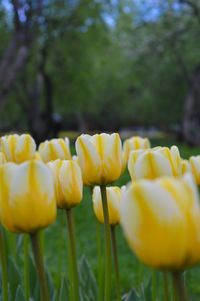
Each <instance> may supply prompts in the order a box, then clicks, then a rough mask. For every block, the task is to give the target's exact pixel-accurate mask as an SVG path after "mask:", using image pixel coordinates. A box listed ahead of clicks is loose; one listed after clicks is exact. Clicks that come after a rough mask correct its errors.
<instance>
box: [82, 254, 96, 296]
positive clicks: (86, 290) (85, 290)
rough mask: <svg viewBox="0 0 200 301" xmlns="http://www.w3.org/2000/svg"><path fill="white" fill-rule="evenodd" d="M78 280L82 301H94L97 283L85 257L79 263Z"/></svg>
mask: <svg viewBox="0 0 200 301" xmlns="http://www.w3.org/2000/svg"><path fill="white" fill-rule="evenodd" d="M79 280H80V286H81V296H82V297H83V300H84V301H87V300H88V301H96V300H97V282H96V279H95V276H94V273H93V271H92V269H91V268H90V265H89V263H88V261H87V259H86V258H85V256H82V258H81V260H80V263H79Z"/></svg>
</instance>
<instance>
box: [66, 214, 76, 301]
mask: <svg viewBox="0 0 200 301" xmlns="http://www.w3.org/2000/svg"><path fill="white" fill-rule="evenodd" d="M66 214H67V226H68V233H69V251H70V259H71V263H72V278H73V279H72V281H71V283H72V290H73V300H72V301H79V280H78V266H77V259H76V242H75V231H74V221H73V215H72V209H67V210H66Z"/></svg>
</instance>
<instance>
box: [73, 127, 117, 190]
mask: <svg viewBox="0 0 200 301" xmlns="http://www.w3.org/2000/svg"><path fill="white" fill-rule="evenodd" d="M76 151H77V155H78V161H79V164H80V167H81V170H82V175H83V182H84V184H86V185H95V184H96V185H97V184H98V185H103V184H108V183H112V182H113V181H115V180H117V179H118V178H119V177H120V175H121V172H122V145H121V139H120V137H119V135H118V134H116V133H115V134H111V135H109V134H104V133H103V134H99V135H94V136H90V135H81V136H79V137H78V139H77V141H76Z"/></svg>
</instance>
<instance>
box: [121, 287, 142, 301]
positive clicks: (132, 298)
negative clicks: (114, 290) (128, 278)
mask: <svg viewBox="0 0 200 301" xmlns="http://www.w3.org/2000/svg"><path fill="white" fill-rule="evenodd" d="M140 300H141V298H140V296H139V295H138V294H137V293H136V291H135V289H132V290H131V291H130V292H129V293H128V294H126V295H125V296H124V297H123V301H140Z"/></svg>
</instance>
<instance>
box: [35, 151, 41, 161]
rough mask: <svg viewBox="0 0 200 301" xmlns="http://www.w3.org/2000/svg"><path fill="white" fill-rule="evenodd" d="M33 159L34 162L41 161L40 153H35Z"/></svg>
mask: <svg viewBox="0 0 200 301" xmlns="http://www.w3.org/2000/svg"><path fill="white" fill-rule="evenodd" d="M34 159H35V160H40V161H42V157H41V156H40V153H39V152H35V156H34Z"/></svg>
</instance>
